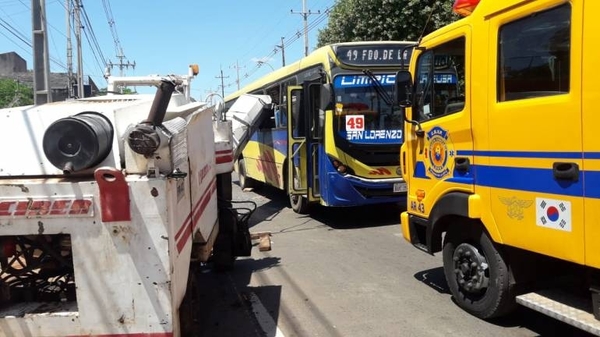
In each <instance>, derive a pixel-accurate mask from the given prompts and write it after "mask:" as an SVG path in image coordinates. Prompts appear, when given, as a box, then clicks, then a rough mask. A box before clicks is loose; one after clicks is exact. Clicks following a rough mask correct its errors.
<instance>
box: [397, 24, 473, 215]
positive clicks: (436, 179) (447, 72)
mask: <svg viewBox="0 0 600 337" xmlns="http://www.w3.org/2000/svg"><path fill="white" fill-rule="evenodd" d="M469 39H470V30H469V27H468V26H464V27H460V28H458V29H456V30H454V31H453V33H452V34H450V35H444V37H443V39H434V40H430V41H427V42H426V43H425V44H424V45H423V47H424V49H421V48H419V49H418V50H415V51H414V53H413V57H416V71H415V74H414V82H415V96H414V99H413V108H412V119H413V120H416V121H418V122H419V123H420V127H421V128H422V130H421V131H422V133H421V131H419V130H418V129H419V127H418V126H415V125H411V126H410V129H409V130H407V132H406V137H405V142H406V143H405V144H404V145H403V146H402V151H401V160H402V166H403V170H404V172H403V173H404V178H405V179H406V180H407V182H408V211H409V213H411V214H414V215H417V216H419V217H429V216H430V215H431V212H432V209H433V208H434V207H437V206H436V205H440V199H442V198H444V197H445V196H447V195H448V194H449V193H451V192H465V193H466V194H470V193H472V192H473V189H474V187H473V171H472V165H473V164H474V163H473V161H472V159H471V158H470V157H468V156H469V153H470V152H471V150H472V149H473V138H472V134H471V109H470V100H471V97H470V80H469V79H470V76H471V75H470V64H471V60H470V58H469V56H470V52H469V48H470V47H469V46H470V45H471V44H470V41H469ZM419 133H421V134H420V135H419Z"/></svg>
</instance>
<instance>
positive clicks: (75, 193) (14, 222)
mask: <svg viewBox="0 0 600 337" xmlns="http://www.w3.org/2000/svg"><path fill="white" fill-rule="evenodd" d="M153 80H154V79H152V80H151V81H150V82H152V81H153ZM112 83H116V81H113V82H112ZM152 83H155V82H152ZM151 103H152V96H151V95H150V96H149V95H127V97H125V96H110V97H103V98H91V99H81V100H76V101H69V102H60V103H52V104H46V105H44V106H40V107H23V108H16V109H8V110H6V109H5V110H0V119H1V121H0V142H2V144H4V145H3V156H4V157H5V158H6V159H7V160H2V161H0V202H2V201H3V200H4V201H6V200H27V199H28V198H29V199H41V200H49V199H52V198H65V199H69V198H77V199H83V198H85V199H87V200H91V201H92V208H93V212H90V213H86V214H85V216H78V217H74V216H68V215H64V216H56V215H54V216H50V215H44V214H37V215H35V216H30V217H24V216H15V215H14V214H13V215H8V216H2V215H1V214H0V236H22V235H52V234H69V235H70V236H71V247H72V255H73V267H74V271H75V282H76V285H77V287H76V296H77V300H76V302H57V303H54V304H52V305H48V304H44V305H42V304H41V303H30V302H24V303H15V304H12V305H9V306H6V305H2V306H1V309H0V335H2V336H32V337H35V336H46V337H54V336H67V335H68V336H84V335H85V336H88V335H94V336H108V335H119V336H121V335H123V336H124V335H138V336H139V335H140V334H141V333H143V334H144V336H157V337H158V336H161V337H165V336H176V337H178V336H180V331H179V319H178V310H177V308H178V307H179V305H180V303H181V301H182V299H183V297H184V294H185V291H186V284H187V279H188V273H189V265H190V257H191V251H192V241H194V242H200V243H205V242H208V239H209V237H210V236H211V234H213V235H214V233H216V232H217V231H218V218H217V214H218V212H217V198H216V174H217V169H216V159H215V150H216V148H215V146H216V145H215V144H216V143H218V144H221V146H222V149H223V150H226V149H229V150H231V144H232V142H231V139H229V140H227V139H226V137H227V135H229V136H230V135H231V131H230V130H231V126H230V124H229V123H227V122H214V123H224V125H217V126H215V129H216V130H225V131H222V132H219V133H218V138H217V139H216V140H215V135H214V133H213V112H212V109H210V108H206V107H205V106H204V105H203V104H202V103H200V104H199V103H196V102H191V101H189V100H186V99H185V97H184V96H182V95H179V94H173V97H172V99H171V102H170V105H169V108H168V111H167V119H168V120H170V123H171V124H172V125H169V122H167V123H166V124H167V126H166V128H168V129H169V130H170V132H171V133H172V135H171V138H169V140H170V145H169V146H168V147H165V148H161V151H162V152H161V155H162V156H165V157H167V158H169V159H168V160H170V162H171V163H173V165H172V166H171V167H169V170H172V169H175V168H177V169H179V170H180V171H181V172H185V173H187V176H185V177H184V178H181V177H178V178H170V177H168V176H167V175H166V174H162V173H163V172H161V174H159V175H157V176H156V177H149V176H147V175H146V172H147V170H148V166H151V165H154V164H155V160H154V158H146V159H144V158H139V155H137V154H136V155H137V156H138V158H133V157H134V155H133V154H132V153H131V152H129V153H128V151H126V149H128V145H127V143H126V142H125V141H124V136H125V135H126V130H127V129H128V127H129V126H131V125H133V124H135V123H138V122H140V121H141V120H143V119H145V117H146V116H147V115H148V112H149V109H150V106H151ZM83 111H97V112H100V113H102V114H103V115H105V116H107V117H108V118H109V119H110V120H111V122H112V123H113V125H115V129H116V134H115V137H114V143H113V147H112V152H111V154H110V155H109V156H108V158H107V159H105V160H104V161H103V162H102V163H101V164H100V165H98V166H97V167H95V168H92V169H90V170H87V171H86V172H83V173H82V174H80V175H79V176H78V177H77V179H68V178H65V177H64V176H62V172H61V171H60V170H58V169H56V168H54V167H53V166H52V164H50V163H49V162H48V161H47V159H46V158H45V155H44V153H43V150H42V136H43V134H44V131H45V130H46V128H47V127H48V126H49V125H50V124H51V123H52V122H53V121H55V120H57V119H60V118H63V117H67V116H70V115H73V114H76V113H79V112H83ZM228 130H229V131H228ZM126 153H128V154H127V155H126ZM224 165H225V166H222V167H221V169H220V170H219V171H220V172H223V173H225V172H231V167H232V165H231V162H228V163H224ZM100 167H112V168H116V169H118V170H121V171H123V172H125V179H126V182H127V185H128V189H129V199H130V213H131V220H130V221H114V222H103V221H102V205H101V203H100V193H99V190H98V184H97V182H96V181H95V180H94V178H93V175H92V174H93V172H94V170H95V169H97V168H100ZM227 168H230V169H229V171H227ZM25 175H26V176H27V177H26V178H24V177H22V176H25ZM42 176H43V177H42ZM209 248H210V247H209Z"/></svg>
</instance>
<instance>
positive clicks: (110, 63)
mask: <svg viewBox="0 0 600 337" xmlns="http://www.w3.org/2000/svg"><path fill="white" fill-rule="evenodd" d="M117 58H118V59H119V63H112V62H111V61H110V60H108V66H109V67H110V69H112V68H113V67H116V66H118V67H119V76H123V68H128V69H129V67H131V68H132V69H135V61H133V63H131V62H129V60H127V63H123V59H125V58H126V57H125V55H123V50H120V51H119V55H117Z"/></svg>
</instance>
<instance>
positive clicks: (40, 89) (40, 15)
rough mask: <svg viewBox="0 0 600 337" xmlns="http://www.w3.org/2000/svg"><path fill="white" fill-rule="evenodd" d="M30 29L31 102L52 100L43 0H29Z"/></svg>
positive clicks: (38, 102)
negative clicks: (31, 51)
mask: <svg viewBox="0 0 600 337" xmlns="http://www.w3.org/2000/svg"><path fill="white" fill-rule="evenodd" d="M31 23H32V25H31V28H32V29H31V31H32V35H33V102H34V104H35V105H41V104H45V103H50V102H52V91H51V90H50V61H49V60H50V59H49V54H48V34H47V32H48V30H47V26H46V2H45V0H31Z"/></svg>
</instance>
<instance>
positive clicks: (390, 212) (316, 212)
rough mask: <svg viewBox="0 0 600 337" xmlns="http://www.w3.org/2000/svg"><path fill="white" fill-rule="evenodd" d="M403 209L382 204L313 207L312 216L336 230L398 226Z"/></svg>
mask: <svg viewBox="0 0 600 337" xmlns="http://www.w3.org/2000/svg"><path fill="white" fill-rule="evenodd" d="M402 210H403V207H401V206H400V205H398V204H381V205H370V206H359V207H343V208H342V207H320V206H316V207H313V209H312V211H311V213H310V215H311V217H312V218H314V219H315V220H317V221H319V222H322V223H324V224H326V225H327V226H330V227H331V228H334V229H356V228H365V227H379V226H389V225H397V224H399V223H400V213H401V212H402Z"/></svg>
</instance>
